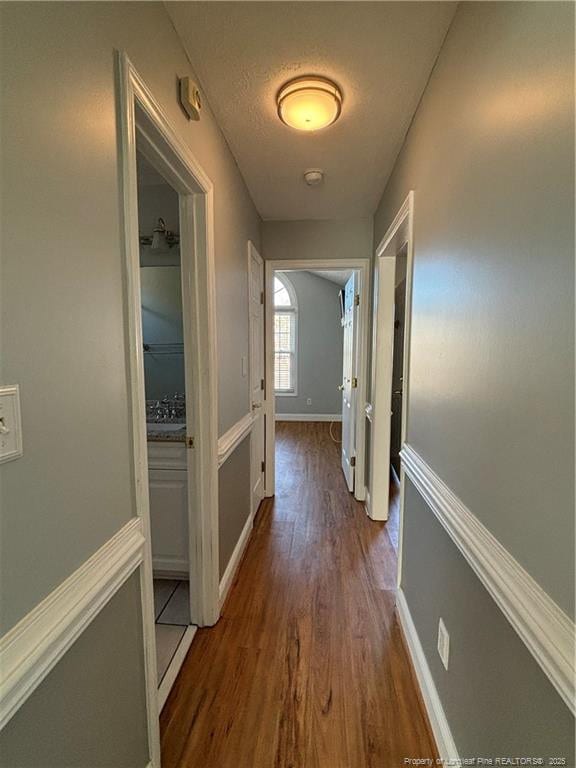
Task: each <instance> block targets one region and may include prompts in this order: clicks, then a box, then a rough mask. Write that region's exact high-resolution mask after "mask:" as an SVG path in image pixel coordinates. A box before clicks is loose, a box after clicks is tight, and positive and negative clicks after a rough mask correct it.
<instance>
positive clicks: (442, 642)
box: [438, 619, 450, 669]
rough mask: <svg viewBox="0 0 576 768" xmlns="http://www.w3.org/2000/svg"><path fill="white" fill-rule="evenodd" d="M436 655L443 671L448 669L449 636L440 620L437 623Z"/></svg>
mask: <svg viewBox="0 0 576 768" xmlns="http://www.w3.org/2000/svg"><path fill="white" fill-rule="evenodd" d="M438 653H439V654H440V658H441V659H442V664H444V669H448V659H449V658H450V635H449V634H448V630H447V629H446V625H445V624H444V622H443V621H442V619H440V621H439V622H438Z"/></svg>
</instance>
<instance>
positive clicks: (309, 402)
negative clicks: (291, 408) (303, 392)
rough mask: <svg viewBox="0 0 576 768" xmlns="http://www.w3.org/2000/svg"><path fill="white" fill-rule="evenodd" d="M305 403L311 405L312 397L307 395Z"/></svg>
mask: <svg viewBox="0 0 576 768" xmlns="http://www.w3.org/2000/svg"><path fill="white" fill-rule="evenodd" d="M306 405H312V398H311V397H309V398H308V399H307V400H306Z"/></svg>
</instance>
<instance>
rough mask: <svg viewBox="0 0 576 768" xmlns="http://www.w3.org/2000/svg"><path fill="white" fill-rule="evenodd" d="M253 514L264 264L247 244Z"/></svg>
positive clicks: (258, 497) (258, 483)
mask: <svg viewBox="0 0 576 768" xmlns="http://www.w3.org/2000/svg"><path fill="white" fill-rule="evenodd" d="M248 281H249V307H250V319H249V324H250V328H249V332H250V398H251V400H250V402H251V404H252V415H253V418H254V424H253V427H252V437H251V459H250V467H251V490H252V513H253V514H255V513H256V510H257V509H258V507H259V505H260V502H261V501H262V499H263V498H264V378H265V377H264V261H263V260H262V257H261V256H260V254H259V253H258V251H257V250H256V248H254V246H253V245H252V243H248Z"/></svg>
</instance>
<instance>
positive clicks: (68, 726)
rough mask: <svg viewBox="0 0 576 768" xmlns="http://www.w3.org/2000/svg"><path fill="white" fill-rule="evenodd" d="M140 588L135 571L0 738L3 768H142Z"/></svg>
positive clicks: (145, 758)
mask: <svg viewBox="0 0 576 768" xmlns="http://www.w3.org/2000/svg"><path fill="white" fill-rule="evenodd" d="M141 627H142V619H141V614H140V585H139V581H138V574H137V573H135V574H133V575H132V576H131V577H130V578H129V579H128V581H127V582H126V583H125V584H124V585H123V586H122V587H121V588H120V589H119V590H118V592H117V593H116V594H115V595H114V597H113V598H112V600H110V602H109V603H108V604H107V605H106V606H105V607H104V608H103V609H102V611H101V612H100V613H99V614H98V615H97V616H96V618H95V619H94V621H93V622H92V623H91V624H90V626H89V627H88V628H87V629H86V630H85V631H84V633H83V634H82V635H80V637H79V639H78V640H77V641H76V643H75V644H74V645H73V646H72V648H71V649H70V650H69V651H68V653H66V655H65V656H64V657H63V658H62V659H61V660H60V662H59V663H58V664H57V665H56V666H55V667H54V669H53V670H52V671H51V672H50V673H49V674H48V676H47V677H46V679H45V680H44V681H43V682H42V683H41V684H40V686H39V687H38V688H37V689H36V691H34V693H33V694H32V696H31V697H30V698H29V699H28V701H27V702H26V703H25V704H24V705H23V706H22V707H21V708H20V709H19V710H18V712H17V713H16V714H15V715H14V717H13V718H12V719H11V720H10V722H9V723H8V725H7V726H5V728H4V729H3V730H2V732H1V733H0V766H2V768H145V766H146V765H147V762H148V745H147V737H146V718H145V706H146V705H145V691H144V683H143V679H144V669H143V661H142V656H141V655H140V654H138V653H137V649H138V648H139V647H141V646H142V631H141Z"/></svg>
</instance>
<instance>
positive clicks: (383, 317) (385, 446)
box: [370, 256, 396, 520]
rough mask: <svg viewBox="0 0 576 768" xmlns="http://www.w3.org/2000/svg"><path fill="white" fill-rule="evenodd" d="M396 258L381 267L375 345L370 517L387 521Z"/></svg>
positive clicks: (384, 259)
mask: <svg viewBox="0 0 576 768" xmlns="http://www.w3.org/2000/svg"><path fill="white" fill-rule="evenodd" d="M395 275H396V257H395V256H381V257H380V261H379V264H378V288H377V294H376V301H377V305H376V317H375V328H374V333H375V345H374V356H375V359H374V360H373V361H372V365H373V366H374V371H375V376H374V381H375V391H374V392H373V393H372V406H373V412H372V423H373V429H372V473H371V474H372V491H371V498H370V517H372V518H373V519H374V520H387V519H388V507H389V492H390V428H391V412H392V374H393V367H394V366H393V364H394V289H395Z"/></svg>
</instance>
